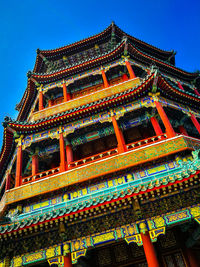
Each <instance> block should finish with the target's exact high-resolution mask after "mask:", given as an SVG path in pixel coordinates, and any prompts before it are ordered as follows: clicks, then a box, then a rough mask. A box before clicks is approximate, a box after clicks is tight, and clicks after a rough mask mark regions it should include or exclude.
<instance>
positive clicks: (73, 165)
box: [67, 148, 118, 169]
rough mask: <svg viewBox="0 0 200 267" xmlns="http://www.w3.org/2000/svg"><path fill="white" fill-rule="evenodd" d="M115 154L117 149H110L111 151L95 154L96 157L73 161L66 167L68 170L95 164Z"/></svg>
mask: <svg viewBox="0 0 200 267" xmlns="http://www.w3.org/2000/svg"><path fill="white" fill-rule="evenodd" d="M117 153H118V149H117V148H115V149H111V150H108V151H105V152H102V153H99V154H96V155H92V156H90V157H87V158H83V159H80V160H77V161H73V162H71V163H70V164H68V166H67V167H68V169H72V168H76V167H79V166H82V165H85V164H88V163H92V162H95V161H97V160H100V159H103V158H107V157H110V156H113V155H116V154H117Z"/></svg>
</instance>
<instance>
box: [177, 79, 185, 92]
mask: <svg viewBox="0 0 200 267" xmlns="http://www.w3.org/2000/svg"><path fill="white" fill-rule="evenodd" d="M177 84H178V87H179V88H180V89H181V90H183V91H184V88H183V86H182V85H181V83H180V82H179V81H177Z"/></svg>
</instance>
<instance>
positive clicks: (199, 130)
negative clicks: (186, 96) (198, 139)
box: [190, 114, 200, 134]
mask: <svg viewBox="0 0 200 267" xmlns="http://www.w3.org/2000/svg"><path fill="white" fill-rule="evenodd" d="M190 115H191V120H192V122H193V124H194V126H195V127H196V129H197V131H198V133H199V134H200V124H199V122H198V120H197V119H196V117H195V116H194V114H190Z"/></svg>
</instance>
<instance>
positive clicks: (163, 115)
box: [155, 101, 176, 137]
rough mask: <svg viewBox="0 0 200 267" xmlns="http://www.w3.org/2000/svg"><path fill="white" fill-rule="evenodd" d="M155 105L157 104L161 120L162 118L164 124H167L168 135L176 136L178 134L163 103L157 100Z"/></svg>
mask: <svg viewBox="0 0 200 267" xmlns="http://www.w3.org/2000/svg"><path fill="white" fill-rule="evenodd" d="M155 105H156V108H157V111H158V113H159V115H160V117H161V120H162V122H163V124H164V125H165V129H166V133H167V137H174V136H175V135H176V134H175V132H174V129H173V128H172V125H171V123H170V121H169V119H168V117H167V115H166V113H165V111H164V109H163V107H162V105H161V104H160V103H159V102H157V101H155Z"/></svg>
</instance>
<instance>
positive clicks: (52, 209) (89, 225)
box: [0, 23, 200, 267]
mask: <svg viewBox="0 0 200 267" xmlns="http://www.w3.org/2000/svg"><path fill="white" fill-rule="evenodd" d="M27 76H28V82H27V88H26V90H25V93H24V95H23V97H22V100H21V102H20V103H19V104H18V105H17V110H18V111H19V115H18V118H17V120H12V119H11V118H9V117H6V118H5V120H4V122H3V127H4V138H3V145H2V150H1V154H0V266H13V267H17V266H52V267H53V266H65V267H71V266H77V267H78V266H79V267H80V266H83V267H84V266H90V267H96V266H97V267H111V266H112V267H122V266H129V267H130V266H134V267H145V266H149V267H158V266H160V267H162V266H165V267H186V266H188V267H197V266H200V264H199V262H200V257H199V252H200V225H199V224H200V183H199V178H200V123H199V118H200V106H199V103H200V77H199V74H198V73H189V72H187V71H184V70H181V69H179V68H177V67H176V66H175V53H174V51H163V50H161V49H158V48H156V47H154V46H152V45H149V44H147V43H145V42H142V41H140V40H138V39H136V38H134V37H132V36H130V35H128V34H126V33H125V32H123V31H122V30H121V29H120V28H118V27H117V26H116V25H115V24H114V23H112V24H111V25H110V26H109V27H108V28H107V29H105V30H104V31H103V32H101V33H99V34H97V35H94V36H92V37H89V38H87V39H84V40H82V41H79V42H76V43H74V44H71V45H67V46H64V47H61V48H57V49H53V50H39V49H38V50H37V57H36V63H35V67H34V70H33V71H31V72H28V75H27Z"/></svg>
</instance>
